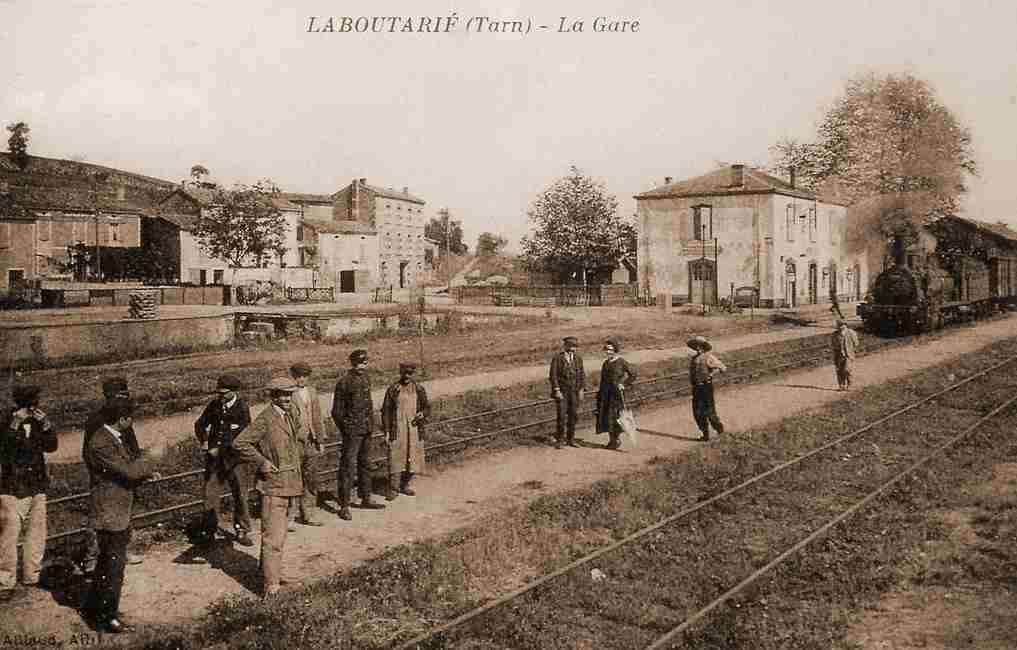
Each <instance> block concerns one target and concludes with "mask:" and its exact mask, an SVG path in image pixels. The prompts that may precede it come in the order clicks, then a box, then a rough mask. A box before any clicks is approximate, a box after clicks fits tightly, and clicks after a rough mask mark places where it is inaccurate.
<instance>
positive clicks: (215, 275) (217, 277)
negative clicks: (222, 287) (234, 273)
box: [212, 269, 223, 284]
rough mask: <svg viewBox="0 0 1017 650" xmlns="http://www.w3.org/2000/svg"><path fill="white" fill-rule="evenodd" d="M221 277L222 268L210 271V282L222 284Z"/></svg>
mask: <svg viewBox="0 0 1017 650" xmlns="http://www.w3.org/2000/svg"><path fill="white" fill-rule="evenodd" d="M222 277H223V271H222V269H217V270H215V271H212V284H222Z"/></svg>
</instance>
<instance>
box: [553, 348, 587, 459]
mask: <svg viewBox="0 0 1017 650" xmlns="http://www.w3.org/2000/svg"><path fill="white" fill-rule="evenodd" d="M578 347H579V340H578V339H577V338H576V337H574V336H566V337H565V338H564V339H562V351H561V352H558V353H557V354H555V355H554V356H553V357H551V369H550V373H549V380H550V382H551V397H553V398H554V401H555V403H556V406H557V410H558V421H557V429H556V435H555V438H554V447H555V449H561V446H562V443H565V444H567V445H568V446H569V447H578V446H579V445H578V444H576V418H577V415H578V412H579V403H580V402H581V401H582V399H583V395H584V394H585V393H586V372H585V371H584V370H583V358H582V357H581V356H579V353H578V352H576V349H577V348H578Z"/></svg>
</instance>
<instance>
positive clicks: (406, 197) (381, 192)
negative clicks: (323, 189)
mask: <svg viewBox="0 0 1017 650" xmlns="http://www.w3.org/2000/svg"><path fill="white" fill-rule="evenodd" d="M354 182H356V181H354ZM352 186H353V183H350V184H349V185H347V186H346V187H344V188H342V189H341V190H339V192H343V191H345V190H347V189H350V188H351V187H352ZM360 186H361V187H363V188H366V189H368V190H370V191H371V192H374V193H375V194H377V195H378V196H383V197H385V198H389V199H396V200H398V201H409V202H410V203H418V204H420V205H425V204H426V202H425V201H424V199H421V198H418V197H416V196H413V195H412V194H410V193H409V192H402V191H400V190H395V189H392V188H391V187H379V186H378V185H371V184H370V183H365V182H363V180H361V181H360ZM339 192H336V193H335V194H333V195H332V196H333V197H334V196H335V195H336V194H339Z"/></svg>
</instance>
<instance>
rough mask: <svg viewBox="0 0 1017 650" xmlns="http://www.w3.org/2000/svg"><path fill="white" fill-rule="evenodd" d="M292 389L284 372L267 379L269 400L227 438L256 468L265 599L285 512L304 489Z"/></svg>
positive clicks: (279, 558) (277, 568)
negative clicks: (251, 418)
mask: <svg viewBox="0 0 1017 650" xmlns="http://www.w3.org/2000/svg"><path fill="white" fill-rule="evenodd" d="M296 389H297V385H296V384H295V383H294V382H293V378H292V377H290V376H288V375H283V376H279V377H276V378H274V379H272V381H271V382H269V384H268V392H269V399H270V400H271V403H270V404H269V405H268V407H266V408H265V409H264V410H263V411H262V412H261V413H260V414H259V415H258V417H256V418H255V419H254V422H252V423H251V426H249V427H247V429H245V430H244V431H243V432H242V433H241V434H240V435H239V436H238V437H237V438H236V439H235V440H234V441H233V448H234V449H235V450H236V453H237V455H239V456H240V458H241V460H242V461H243V462H245V463H249V464H251V465H252V466H253V467H254V468H255V471H256V472H257V477H258V492H260V493H261V572H262V581H263V591H262V595H263V596H265V597H266V598H267V597H269V596H272V595H274V594H276V593H278V592H279V584H280V583H281V582H282V562H283V549H284V548H285V546H286V533H287V529H288V527H289V526H288V524H289V518H288V516H287V513H288V512H289V509H290V506H291V505H292V506H297V502H298V501H299V500H300V498H301V497H302V496H303V494H304V481H303V477H302V476H301V471H300V465H301V455H302V454H303V445H302V443H301V442H300V436H301V434H302V427H303V424H301V421H300V415H299V413H297V412H296V411H295V409H294V408H292V404H293V392H294V391H296ZM298 507H299V506H298Z"/></svg>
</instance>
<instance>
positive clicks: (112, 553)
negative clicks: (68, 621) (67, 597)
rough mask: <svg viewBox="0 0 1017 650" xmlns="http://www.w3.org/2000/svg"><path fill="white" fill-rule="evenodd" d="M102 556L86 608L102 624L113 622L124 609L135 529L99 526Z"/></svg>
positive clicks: (100, 552)
mask: <svg viewBox="0 0 1017 650" xmlns="http://www.w3.org/2000/svg"><path fill="white" fill-rule="evenodd" d="M95 534H96V537H98V539H99V558H98V560H97V561H96V565H95V572H94V573H93V574H92V589H91V591H90V592H89V595H88V600H87V601H86V605H85V608H86V610H87V611H88V613H89V614H91V615H92V616H93V617H94V618H95V622H96V623H99V624H106V623H109V622H110V621H111V620H113V619H114V618H116V617H117V612H118V611H120V591H121V590H122V589H123V586H124V568H125V567H126V566H127V543H128V542H129V541H130V540H131V529H130V528H128V529H126V530H97V531H95Z"/></svg>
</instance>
